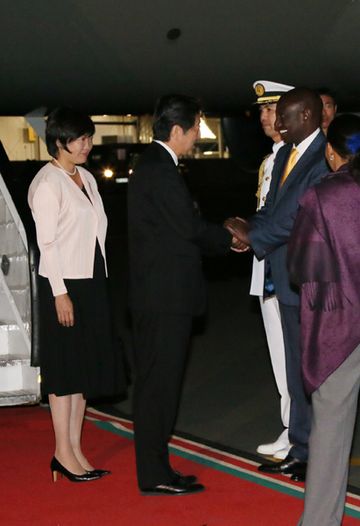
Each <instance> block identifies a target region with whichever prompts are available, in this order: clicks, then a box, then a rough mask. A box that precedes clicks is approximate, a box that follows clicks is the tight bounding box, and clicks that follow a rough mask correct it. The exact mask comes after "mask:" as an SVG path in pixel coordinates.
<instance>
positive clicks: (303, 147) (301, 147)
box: [293, 128, 320, 159]
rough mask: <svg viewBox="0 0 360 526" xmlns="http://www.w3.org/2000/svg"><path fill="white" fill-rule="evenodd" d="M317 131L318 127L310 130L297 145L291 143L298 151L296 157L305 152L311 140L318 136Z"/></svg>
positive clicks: (318, 131) (318, 130)
mask: <svg viewBox="0 0 360 526" xmlns="http://www.w3.org/2000/svg"><path fill="white" fill-rule="evenodd" d="M319 133H320V128H316V130H315V131H314V132H312V134H311V135H308V136H307V137H306V139H304V140H303V141H301V142H299V144H298V145H297V146H295V144H293V147H295V148H296V149H297V151H298V152H299V155H298V159H299V158H300V157H301V156H302V154H303V153H305V152H306V150H307V149H308V148H309V146H310V144H311V143H312V142H313V140H314V139H315V137H317V136H318V134H319Z"/></svg>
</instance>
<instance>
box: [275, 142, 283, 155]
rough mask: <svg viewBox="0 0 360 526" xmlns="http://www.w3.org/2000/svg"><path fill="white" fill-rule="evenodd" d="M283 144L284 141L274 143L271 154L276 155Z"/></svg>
mask: <svg viewBox="0 0 360 526" xmlns="http://www.w3.org/2000/svg"><path fill="white" fill-rule="evenodd" d="M284 144H285V143H284V141H279V142H274V144H273V145H272V151H273V153H274V154H275V155H276V154H277V153H278V151H279V150H280V148H282V147H283V146H284Z"/></svg>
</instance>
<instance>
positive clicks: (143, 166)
mask: <svg viewBox="0 0 360 526" xmlns="http://www.w3.org/2000/svg"><path fill="white" fill-rule="evenodd" d="M128 220H129V256H130V307H131V308H132V310H137V311H139V310H141V311H151V312H166V313H178V314H190V315H198V314H201V313H202V312H203V311H204V308H205V304H206V300H205V298H206V292H205V284H204V278H203V274H202V263H201V252H208V253H210V252H212V253H214V254H223V253H225V252H227V251H228V250H229V248H230V245H231V235H230V234H229V232H228V231H227V230H226V229H225V228H223V227H221V226H217V225H213V224H210V223H208V222H207V221H205V220H204V219H202V218H201V217H200V216H199V214H198V212H197V211H196V210H195V208H194V204H193V201H192V199H191V196H190V194H189V191H188V189H187V187H186V185H185V182H184V180H183V178H182V177H181V176H180V174H179V173H178V170H177V167H176V166H175V163H174V161H173V159H172V157H171V155H170V154H169V152H167V151H166V150H165V148H164V147H163V146H161V145H160V144H158V143H156V142H154V143H152V144H151V145H150V146H149V147H148V148H147V149H146V151H145V152H144V154H143V155H142V156H141V158H140V160H139V162H138V164H137V166H136V169H135V171H134V174H133V175H132V176H131V178H130V181H129V189H128Z"/></svg>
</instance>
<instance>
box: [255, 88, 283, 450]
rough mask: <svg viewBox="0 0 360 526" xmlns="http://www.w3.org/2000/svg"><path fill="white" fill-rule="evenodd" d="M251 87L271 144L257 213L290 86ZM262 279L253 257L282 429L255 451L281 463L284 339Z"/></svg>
mask: <svg viewBox="0 0 360 526" xmlns="http://www.w3.org/2000/svg"><path fill="white" fill-rule="evenodd" d="M253 87H254V89H255V93H256V95H257V101H256V104H258V105H259V111H260V122H261V125H262V128H263V130H264V133H265V135H267V136H268V137H270V138H271V139H272V140H273V141H274V144H273V147H272V153H271V154H269V155H268V156H267V157H265V159H264V161H263V162H262V164H261V166H260V169H259V186H258V191H257V193H256V196H257V210H260V208H262V207H263V206H264V204H265V200H266V195H267V193H268V191H269V188H270V182H271V173H272V169H273V166H274V160H275V156H276V154H277V152H278V151H279V149H280V148H281V147H282V146H283V145H284V142H283V141H282V140H281V136H280V134H279V133H278V132H277V131H275V128H274V124H275V117H276V103H277V101H278V100H279V98H280V97H281V95H282V94H283V93H285V92H287V91H289V90H290V89H292V88H293V86H287V85H285V84H279V83H276V82H270V81H265V80H259V81H256V82H254V84H253ZM264 278H265V265H264V260H262V261H259V260H258V259H257V258H256V256H254V259H253V269H252V278H251V286H250V294H251V295H252V296H258V297H259V301H260V308H261V314H262V318H263V322H264V327H265V333H266V339H267V343H268V348H269V353H270V359H271V365H272V369H273V372H274V377H275V382H276V386H277V389H278V392H279V395H280V412H281V421H282V424H283V428H284V429H283V431H282V432H281V434H280V436H279V437H278V438H277V439H276V440H275V441H274V442H271V443H269V444H261V445H259V446H258V448H257V450H256V451H257V452H258V453H260V454H262V455H269V456H274V457H275V458H278V459H284V458H285V457H286V456H287V454H288V452H289V450H290V447H291V445H290V444H289V437H288V427H289V415H290V395H289V392H288V387H287V381H286V368H285V350H284V339H283V332H282V327H281V319H280V311H279V303H278V300H277V298H276V296H275V295H269V296H268V297H265V298H264Z"/></svg>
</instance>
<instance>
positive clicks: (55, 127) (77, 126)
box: [46, 107, 95, 158]
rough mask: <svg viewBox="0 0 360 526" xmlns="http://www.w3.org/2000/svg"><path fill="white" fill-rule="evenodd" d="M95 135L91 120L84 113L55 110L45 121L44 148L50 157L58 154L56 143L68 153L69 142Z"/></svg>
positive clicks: (70, 110)
mask: <svg viewBox="0 0 360 526" xmlns="http://www.w3.org/2000/svg"><path fill="white" fill-rule="evenodd" d="M94 133H95V126H94V123H93V122H92V120H91V119H90V117H89V116H88V115H86V114H85V113H81V112H79V111H76V110H73V109H71V108H65V107H64V108H56V109H55V110H53V111H52V112H51V113H50V114H49V116H48V118H47V121H46V147H47V151H48V152H49V154H50V155H51V157H55V158H56V156H57V155H58V153H59V148H58V145H57V144H56V141H59V142H60V144H61V145H62V146H63V147H64V148H65V150H67V151H68V149H67V145H68V143H69V142H70V141H73V140H75V139H78V138H79V137H82V136H83V135H88V136H89V137H91V136H92V135H94Z"/></svg>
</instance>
